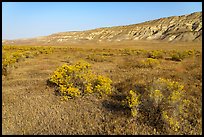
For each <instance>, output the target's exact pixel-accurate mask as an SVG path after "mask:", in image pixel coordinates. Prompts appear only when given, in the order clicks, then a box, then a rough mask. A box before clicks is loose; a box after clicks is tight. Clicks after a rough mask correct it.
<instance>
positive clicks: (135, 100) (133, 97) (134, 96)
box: [123, 90, 141, 117]
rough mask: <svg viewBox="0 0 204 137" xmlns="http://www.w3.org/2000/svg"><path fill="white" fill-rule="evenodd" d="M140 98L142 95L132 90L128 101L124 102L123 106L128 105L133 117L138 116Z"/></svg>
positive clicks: (127, 98)
mask: <svg viewBox="0 0 204 137" xmlns="http://www.w3.org/2000/svg"><path fill="white" fill-rule="evenodd" d="M140 97H141V95H140V94H139V93H138V92H137V91H133V90H130V91H129V94H128V95H127V97H126V99H125V100H123V105H125V104H127V106H128V107H129V108H130V110H131V115H132V116H133V117H136V116H137V114H138V108H139V107H138V106H139V105H140V104H141V101H140Z"/></svg>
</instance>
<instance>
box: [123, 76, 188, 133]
mask: <svg viewBox="0 0 204 137" xmlns="http://www.w3.org/2000/svg"><path fill="white" fill-rule="evenodd" d="M146 90H147V92H144V94H139V93H137V92H133V91H132V90H130V93H129V95H128V96H127V97H126V100H124V101H123V104H124V102H126V103H127V104H128V107H129V108H130V109H131V114H132V116H133V117H134V116H136V115H137V114H138V113H141V115H142V114H146V115H147V116H148V117H147V119H148V122H149V123H150V124H152V125H153V126H155V127H156V128H157V127H159V128H161V127H163V128H164V127H165V130H167V131H169V132H171V133H172V132H174V133H184V132H186V131H185V126H186V125H185V122H184V121H187V118H188V116H189V115H188V111H189V104H190V101H189V100H187V99H186V98H185V96H184V95H185V90H184V86H183V85H181V84H179V83H178V82H175V81H171V80H169V79H163V78H159V79H158V80H156V81H153V82H152V83H151V84H150V85H149V86H148V87H147V88H146ZM186 123H187V122H186ZM160 130H163V129H160Z"/></svg>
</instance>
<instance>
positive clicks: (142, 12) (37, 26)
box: [2, 2, 202, 39]
mask: <svg viewBox="0 0 204 137" xmlns="http://www.w3.org/2000/svg"><path fill="white" fill-rule="evenodd" d="M198 11H202V2H3V3H2V12H3V13H2V29H3V30H2V38H3V39H17V38H30V37H37V36H44V35H49V34H52V33H57V32H66V31H80V30H88V29H95V28H100V27H111V26H119V25H129V24H137V23H141V22H144V21H148V20H153V19H158V18H162V17H168V16H177V15H184V14H190V13H193V12H198Z"/></svg>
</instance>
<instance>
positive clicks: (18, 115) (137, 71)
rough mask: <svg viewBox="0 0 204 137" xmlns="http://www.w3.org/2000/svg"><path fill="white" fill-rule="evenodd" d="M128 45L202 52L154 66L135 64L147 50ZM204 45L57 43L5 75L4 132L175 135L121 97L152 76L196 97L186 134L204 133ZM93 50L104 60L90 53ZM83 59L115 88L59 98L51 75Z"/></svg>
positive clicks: (139, 88)
mask: <svg viewBox="0 0 204 137" xmlns="http://www.w3.org/2000/svg"><path fill="white" fill-rule="evenodd" d="M124 49H130V50H134V49H144V50H155V49H163V50H165V51H169V50H179V51H183V50H187V49H195V50H198V51H200V52H201V54H200V55H199V56H194V57H189V58H185V59H184V60H182V61H181V62H176V61H171V60H166V59H165V58H163V59H158V60H159V62H160V63H159V65H157V66H154V67H137V63H138V61H140V60H142V59H146V58H147V57H146V56H145V55H140V56H139V55H134V54H130V55H129V54H124V51H123V50H124ZM201 50H202V46H201V43H158V42H153V43H150V42H138V43H135V42H134V43H132V42H127V43H112V44H111V43H109V44H105V43H103V44H98V45H94V44H90V45H88V44H87V45H86V44H85V45H68V46H56V47H55V49H54V52H53V53H52V54H48V55H44V54H42V55H39V56H37V57H34V58H28V59H26V60H24V61H20V62H18V63H17V64H16V65H15V66H16V67H17V68H14V69H12V71H11V72H10V74H9V75H8V76H2V131H3V134H29V135H30V134H48V135H50V134H109V135H110V134H136V135H138V134H140V135H141V134H150V135H152V134H176V133H174V132H170V131H166V132H163V131H159V130H157V131H155V129H154V128H155V127H154V126H153V125H151V124H150V123H149V122H148V119H146V118H141V119H135V118H132V117H131V115H130V110H129V109H128V108H124V107H123V106H122V105H121V101H122V100H123V99H124V98H125V96H126V95H127V92H128V91H129V90H131V89H136V90H138V91H140V92H144V91H145V88H146V86H147V85H148V84H149V83H150V82H151V81H152V80H153V79H158V78H160V77H162V78H168V79H172V80H174V81H178V82H180V83H182V84H183V85H184V86H185V90H186V91H187V93H188V94H187V95H186V96H187V98H188V99H189V100H190V101H191V102H192V105H193V106H192V111H191V112H190V113H191V114H190V115H191V116H192V125H191V126H193V128H192V129H191V130H189V131H188V132H187V131H186V133H185V134H202V127H201V120H202V115H201V104H202V102H201V97H202V51H201ZM90 54H95V55H97V57H100V56H102V55H103V56H105V57H106V60H100V61H94V60H90V58H87V56H88V55H90ZM79 59H84V60H86V61H87V62H89V63H90V64H91V65H92V71H93V72H94V73H96V74H101V75H105V76H107V77H109V78H111V79H112V81H113V87H114V92H113V94H112V95H110V96H104V97H102V98H99V97H97V96H95V95H94V94H93V95H87V96H83V97H82V98H77V99H72V100H68V101H61V100H60V97H59V96H57V95H56V94H55V89H54V87H50V86H48V85H47V80H48V78H49V77H50V76H51V75H52V73H53V72H54V71H55V70H56V68H57V67H59V66H61V65H63V64H64V63H68V64H73V63H74V62H76V61H78V60H79Z"/></svg>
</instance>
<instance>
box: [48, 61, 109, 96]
mask: <svg viewBox="0 0 204 137" xmlns="http://www.w3.org/2000/svg"><path fill="white" fill-rule="evenodd" d="M90 67H91V65H90V64H89V63H88V62H86V61H84V60H80V61H78V62H77V63H76V64H74V65H67V64H64V65H62V66H61V67H59V68H57V70H56V71H55V72H54V74H53V75H52V76H51V77H50V79H49V81H50V82H52V83H54V84H55V85H56V86H58V91H59V92H60V94H61V95H62V96H69V98H74V97H79V96H83V95H84V94H89V93H94V92H97V93H99V94H100V95H102V94H104V93H105V94H110V93H111V90H112V86H111V84H112V81H111V79H109V78H108V77H105V76H101V75H98V76H97V75H95V74H93V73H92V72H91V69H90Z"/></svg>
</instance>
